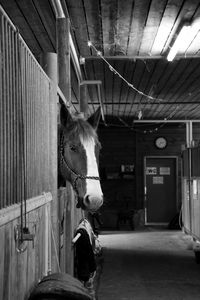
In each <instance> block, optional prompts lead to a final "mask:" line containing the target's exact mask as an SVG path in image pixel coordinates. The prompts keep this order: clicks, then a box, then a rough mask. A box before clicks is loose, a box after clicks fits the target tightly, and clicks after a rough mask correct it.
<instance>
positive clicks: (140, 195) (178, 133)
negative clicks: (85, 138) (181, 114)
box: [99, 123, 200, 228]
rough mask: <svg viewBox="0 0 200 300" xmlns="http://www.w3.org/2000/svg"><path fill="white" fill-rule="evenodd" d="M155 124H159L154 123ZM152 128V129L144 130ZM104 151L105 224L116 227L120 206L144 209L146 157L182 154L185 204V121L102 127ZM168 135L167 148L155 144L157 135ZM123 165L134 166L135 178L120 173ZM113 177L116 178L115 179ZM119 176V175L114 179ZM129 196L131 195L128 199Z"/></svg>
mask: <svg viewBox="0 0 200 300" xmlns="http://www.w3.org/2000/svg"><path fill="white" fill-rule="evenodd" d="M154 127H155V126H154ZM198 127H199V126H194V129H193V134H194V140H195V141H196V143H198V142H199V140H200V129H199V128H198ZM145 130H146V131H149V130H151V131H152V132H148V133H144V131H145ZM99 135H100V140H101V144H102V151H101V155H100V170H101V178H102V181H101V183H102V188H103V192H104V196H105V203H104V206H103V208H102V209H101V214H102V221H103V222H104V224H103V226H104V227H112V228H116V222H117V214H118V212H119V209H123V208H124V207H127V202H126V201H127V199H128V201H129V200H130V203H131V204H130V205H129V207H130V208H134V209H136V210H142V209H144V157H145V156H149V155H153V156H154V155H155V156H177V157H178V201H179V204H180V203H181V193H182V192H181V162H182V146H183V145H185V144H186V127H185V124H182V123H181V124H174V125H173V124H171V125H169V124H168V125H167V124H165V126H163V127H161V128H159V130H158V131H153V130H152V126H151V127H147V126H144V125H143V126H142V129H141V127H140V128H138V129H137V130H131V129H129V128H125V127H124V128H118V127H112V126H110V127H101V128H100V129H99ZM158 136H164V137H165V138H166V139H167V142H168V144H167V147H166V148H165V149H162V150H161V149H157V148H156V147H155V138H156V137H158ZM121 164H128V165H132V164H133V165H134V167H135V168H134V174H133V178H131V179H130V177H129V179H125V178H123V177H121V175H120V166H121ZM112 177H113V178H112ZM114 177H115V178H114ZM126 197H128V198H126Z"/></svg>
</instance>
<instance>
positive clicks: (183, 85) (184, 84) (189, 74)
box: [172, 60, 200, 101]
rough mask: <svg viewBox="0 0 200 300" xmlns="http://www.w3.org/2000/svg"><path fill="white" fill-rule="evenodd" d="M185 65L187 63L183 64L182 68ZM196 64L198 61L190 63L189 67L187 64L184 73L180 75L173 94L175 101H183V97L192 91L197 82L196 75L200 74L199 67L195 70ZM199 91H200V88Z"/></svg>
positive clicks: (188, 63)
mask: <svg viewBox="0 0 200 300" xmlns="http://www.w3.org/2000/svg"><path fill="white" fill-rule="evenodd" d="M183 64H185V61H184V62H182V63H181V67H182V66H183ZM195 64H196V60H190V61H188V62H187V65H186V64H185V68H184V70H183V72H182V73H180V76H179V78H178V79H177V80H176V84H174V91H173V93H172V97H173V98H174V100H175V101H178V100H179V101H181V100H182V99H181V98H182V96H183V97H184V96H185V95H186V94H188V93H189V92H190V90H191V89H192V86H193V81H194V80H195V77H196V75H197V76H198V74H199V69H198V68H197V67H196V68H195ZM181 67H180V68H181ZM199 67H200V66H199ZM195 71H196V72H195ZM198 90H200V87H199V88H198Z"/></svg>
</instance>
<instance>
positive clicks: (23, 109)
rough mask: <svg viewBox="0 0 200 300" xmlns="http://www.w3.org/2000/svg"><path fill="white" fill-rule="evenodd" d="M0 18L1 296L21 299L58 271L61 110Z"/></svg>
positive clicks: (12, 29) (34, 63) (30, 58)
mask: <svg viewBox="0 0 200 300" xmlns="http://www.w3.org/2000/svg"><path fill="white" fill-rule="evenodd" d="M0 22H1V27H0V58H1V59H0V165H1V168H0V170H1V171H0V172H1V173H0V241H1V243H0V252H1V257H0V270H1V273H0V299H3V300H7V299H8V300H13V299H20V300H21V299H24V297H25V296H27V295H28V294H29V292H30V289H31V288H32V287H33V285H34V284H35V283H37V282H38V280H39V279H41V277H43V276H44V275H45V274H47V272H48V271H50V270H51V271H54V272H55V271H56V270H57V268H56V265H55V263H54V261H53V260H56V259H55V253H54V254H53V256H52V252H53V251H52V249H53V247H54V246H55V245H53V243H52V240H53V238H52V236H53V235H56V233H55V231H54V227H53V225H52V223H51V212H52V211H51V206H52V202H54V203H57V198H56V193H57V192H56V191H55V189H54V188H53V185H52V178H57V169H56V168H53V166H55V163H56V165H57V153H56V151H55V146H56V149H57V140H56V139H55V140H52V136H53V135H54V136H56V134H57V126H55V128H53V127H52V120H56V117H57V115H56V114H57V110H56V109H55V107H56V99H55V98H54V99H52V97H51V93H52V86H51V82H50V80H49V78H48V77H47V76H46V74H45V73H44V71H43V70H42V69H41V67H40V66H39V64H38V62H37V61H36V60H35V58H34V57H33V55H32V54H31V52H30V51H29V49H28V48H27V46H26V44H25V43H24V41H23V39H22V38H21V36H20V35H19V33H18V31H17V30H16V29H15V27H14V25H13V24H12V23H11V22H10V20H9V18H8V17H7V16H6V14H5V13H4V12H3V10H2V9H1V8H0ZM51 101H53V104H52V103H51ZM53 124H54V123H53ZM55 144H56V145H55ZM54 186H55V184H54ZM52 196H53V197H52ZM54 210H55V206H54ZM54 213H56V211H54ZM22 233H23V234H22ZM24 234H25V235H24ZM23 238H25V240H23ZM54 238H55V237H54ZM51 245H52V248H51ZM55 247H56V246H55ZM55 247H54V248H55ZM54 252H55V251H54Z"/></svg>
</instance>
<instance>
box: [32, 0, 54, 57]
mask: <svg viewBox="0 0 200 300" xmlns="http://www.w3.org/2000/svg"><path fill="white" fill-rule="evenodd" d="M33 3H34V5H35V8H36V9H37V12H38V14H39V16H40V18H41V22H42V23H43V26H44V28H45V30H46V32H47V34H48V37H49V41H50V42H51V44H52V47H53V49H54V51H55V52H56V16H55V13H54V11H53V8H52V7H51V5H50V0H42V1H41V0H34V1H33ZM45 50H46V49H45Z"/></svg>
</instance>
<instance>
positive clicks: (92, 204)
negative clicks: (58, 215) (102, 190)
mask: <svg viewBox="0 0 200 300" xmlns="http://www.w3.org/2000/svg"><path fill="white" fill-rule="evenodd" d="M102 204H103V195H102V196H98V197H97V196H95V195H86V196H85V197H84V198H79V199H78V203H77V206H76V207H77V208H79V207H81V208H82V209H84V210H87V211H90V212H95V211H97V210H98V209H99V208H100V207H101V206H102Z"/></svg>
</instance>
